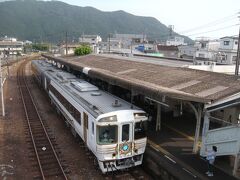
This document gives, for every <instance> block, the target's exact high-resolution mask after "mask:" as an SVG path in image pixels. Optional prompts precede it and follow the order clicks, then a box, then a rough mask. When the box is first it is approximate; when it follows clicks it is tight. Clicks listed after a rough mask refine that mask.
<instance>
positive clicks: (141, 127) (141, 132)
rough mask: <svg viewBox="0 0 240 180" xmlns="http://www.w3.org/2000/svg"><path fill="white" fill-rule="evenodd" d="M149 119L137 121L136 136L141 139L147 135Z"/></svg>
mask: <svg viewBox="0 0 240 180" xmlns="http://www.w3.org/2000/svg"><path fill="white" fill-rule="evenodd" d="M146 130H147V121H141V122H136V123H135V127H134V138H135V139H140V138H145V137H146Z"/></svg>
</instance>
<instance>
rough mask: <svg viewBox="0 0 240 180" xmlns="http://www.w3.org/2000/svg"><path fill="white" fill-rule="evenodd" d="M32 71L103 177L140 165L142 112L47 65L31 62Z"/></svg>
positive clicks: (143, 139)
mask: <svg viewBox="0 0 240 180" xmlns="http://www.w3.org/2000/svg"><path fill="white" fill-rule="evenodd" d="M32 71H33V74H34V76H35V78H36V80H37V81H38V83H39V84H40V85H41V86H42V87H43V88H44V90H45V91H46V92H47V93H48V95H49V97H50V99H51V102H52V103H53V104H54V105H55V106H56V107H57V110H58V111H59V112H60V113H61V114H62V115H63V116H64V118H65V121H66V123H67V124H68V125H69V126H70V127H71V131H72V133H73V135H74V136H79V137H80V138H81V139H82V140H83V141H84V142H85V144H86V146H87V147H88V148H89V150H91V151H92V153H93V154H94V155H95V157H96V159H97V161H98V164H99V167H100V169H101V171H102V172H103V173H106V172H109V171H115V170H120V169H125V168H130V167H133V166H138V165H141V164H142V160H143V154H144V151H145V148H146V143H147V138H146V134H145V133H146V123H147V120H148V118H147V115H146V113H145V112H144V111H143V110H141V109H140V108H138V107H136V106H133V105H132V104H130V103H128V102H126V101H124V100H122V99H120V98H118V97H116V96H114V95H111V94H109V93H107V92H105V91H102V90H99V89H98V87H96V86H94V85H92V84H90V83H88V82H86V81H84V80H82V79H79V78H77V77H76V76H74V75H73V74H70V73H67V72H64V71H62V70H61V69H58V68H56V67H55V66H53V65H52V64H50V63H48V62H46V61H43V60H35V61H32Z"/></svg>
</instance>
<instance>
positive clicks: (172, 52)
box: [157, 44, 179, 58]
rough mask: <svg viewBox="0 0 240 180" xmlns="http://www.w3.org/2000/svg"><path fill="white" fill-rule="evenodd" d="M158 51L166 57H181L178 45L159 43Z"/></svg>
mask: <svg viewBox="0 0 240 180" xmlns="http://www.w3.org/2000/svg"><path fill="white" fill-rule="evenodd" d="M157 52H158V53H161V54H163V56H164V57H172V58H178V57H179V50H178V47H177V46H166V45H160V44H159V45H157Z"/></svg>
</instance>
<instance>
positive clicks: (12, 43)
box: [0, 41, 23, 46]
mask: <svg viewBox="0 0 240 180" xmlns="http://www.w3.org/2000/svg"><path fill="white" fill-rule="evenodd" d="M0 45H2V46H16V45H23V42H21V41H12V42H11V41H0Z"/></svg>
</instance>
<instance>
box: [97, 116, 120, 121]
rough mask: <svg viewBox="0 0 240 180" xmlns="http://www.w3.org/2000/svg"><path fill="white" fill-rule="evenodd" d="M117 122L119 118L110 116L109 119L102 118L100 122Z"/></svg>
mask: <svg viewBox="0 0 240 180" xmlns="http://www.w3.org/2000/svg"><path fill="white" fill-rule="evenodd" d="M116 121H117V116H116V115H114V116H108V117H104V118H101V119H100V120H99V121H98V122H116Z"/></svg>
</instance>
